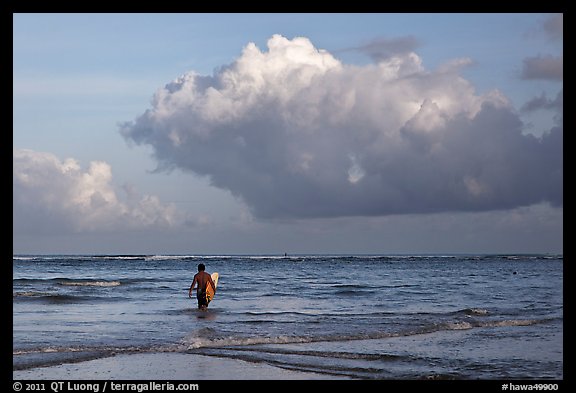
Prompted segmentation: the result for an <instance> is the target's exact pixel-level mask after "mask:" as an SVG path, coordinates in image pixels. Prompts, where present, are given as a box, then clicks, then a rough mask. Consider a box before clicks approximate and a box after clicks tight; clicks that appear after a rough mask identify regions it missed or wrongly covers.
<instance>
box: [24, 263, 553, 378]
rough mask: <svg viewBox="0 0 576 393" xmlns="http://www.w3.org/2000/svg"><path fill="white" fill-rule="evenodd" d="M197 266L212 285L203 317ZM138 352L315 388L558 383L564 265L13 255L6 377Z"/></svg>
mask: <svg viewBox="0 0 576 393" xmlns="http://www.w3.org/2000/svg"><path fill="white" fill-rule="evenodd" d="M198 263H204V264H205V265H206V271H207V272H209V273H212V272H218V273H219V274H220V279H219V282H218V291H217V294H216V296H215V299H214V300H213V302H212V303H211V304H210V307H209V310H208V311H205V312H204V311H199V310H197V303H196V299H195V298H194V299H189V298H188V288H189V286H190V283H191V281H192V278H193V276H194V274H195V273H196V272H197V265H198ZM149 352H152V353H153V352H179V353H196V354H202V355H207V356H214V357H219V358H232V359H241V360H245V361H249V362H254V363H261V364H267V365H271V366H275V367H281V368H283V369H289V370H297V371H305V372H314V373H318V374H319V375H320V376H322V377H324V378H326V379H330V378H335V377H346V378H351V379H556V380H557V379H563V377H564V374H563V256H562V255H444V256H440V255H432V256H405V255H400V256H336V255H328V256H319V255H315V256H286V257H285V256H193V255H190V256H182V255H177V256H170V255H130V256H126V255H123V256H89V255H86V256H80V255H76V256H69V255H53V256H34V255H16V256H14V257H13V370H24V369H32V368H36V367H45V366H51V365H58V364H63V363H71V362H81V361H86V360H90V359H95V358H101V357H108V356H114V355H116V354H122V353H126V354H130V353H149ZM254 377H255V378H257V376H254Z"/></svg>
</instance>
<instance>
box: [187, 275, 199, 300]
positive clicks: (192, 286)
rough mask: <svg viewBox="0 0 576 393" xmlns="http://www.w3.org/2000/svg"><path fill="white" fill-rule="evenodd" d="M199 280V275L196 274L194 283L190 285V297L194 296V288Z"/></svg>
mask: <svg viewBox="0 0 576 393" xmlns="http://www.w3.org/2000/svg"><path fill="white" fill-rule="evenodd" d="M197 281H198V275H196V274H195V275H194V280H192V284H191V285H190V290H189V291H188V297H189V298H192V290H193V289H194V285H196V282H197Z"/></svg>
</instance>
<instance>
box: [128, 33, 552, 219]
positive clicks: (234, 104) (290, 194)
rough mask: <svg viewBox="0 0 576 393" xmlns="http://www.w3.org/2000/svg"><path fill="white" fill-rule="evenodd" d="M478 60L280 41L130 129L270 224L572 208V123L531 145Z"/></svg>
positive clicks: (183, 90)
mask: <svg viewBox="0 0 576 393" xmlns="http://www.w3.org/2000/svg"><path fill="white" fill-rule="evenodd" d="M408 46H410V45H408ZM469 63H470V60H469V59H464V60H462V59H461V60H452V61H448V62H447V64H446V65H445V66H442V67H439V69H438V70H436V71H428V70H426V69H425V68H424V67H423V65H422V59H421V58H420V57H419V56H418V55H417V54H416V53H414V52H413V51H412V50H406V51H404V50H402V51H392V52H390V53H388V54H387V57H386V56H382V57H381V58H380V59H379V62H378V63H377V64H370V65H366V66H355V65H347V64H343V63H342V62H341V61H339V60H338V59H337V58H335V57H334V56H333V55H332V54H330V53H328V52H326V51H324V50H321V49H317V48H315V47H314V45H313V44H312V43H311V42H310V41H309V40H308V39H307V38H304V37H297V38H294V39H292V40H290V39H287V38H285V37H282V36H280V35H274V36H273V37H272V38H270V40H269V41H268V50H267V51H261V50H260V49H259V48H257V47H256V45H255V44H253V43H250V44H248V45H247V46H246V47H245V48H244V50H243V51H242V54H241V56H240V57H239V58H237V59H236V60H235V61H234V62H233V63H231V64H229V65H225V66H223V67H221V68H219V69H217V70H216V71H215V72H214V74H213V75H211V76H202V75H198V74H196V73H194V72H190V73H187V74H185V75H183V76H181V77H180V78H178V79H176V80H174V81H173V82H171V83H168V84H167V85H166V86H165V87H164V88H161V89H159V90H158V91H157V92H156V94H155V95H154V98H153V101H152V107H151V108H150V109H148V110H147V111H146V112H145V113H143V114H142V115H141V116H139V117H138V118H136V119H135V120H134V121H131V122H126V123H124V124H122V125H121V129H120V131H121V133H122V135H123V136H124V137H125V138H126V139H127V140H128V141H130V142H134V143H136V144H145V145H150V146H152V148H153V150H154V155H155V157H156V159H157V160H158V162H159V167H160V168H166V169H168V168H173V167H178V168H181V169H183V170H187V171H191V172H194V173H196V174H200V175H204V176H207V177H209V179H210V181H211V183H212V184H213V185H214V186H216V187H220V188H223V189H227V190H230V191H231V192H232V193H233V194H234V195H236V196H237V197H240V198H242V199H243V200H244V201H245V202H246V203H247V205H248V206H249V207H250V208H251V210H252V212H253V214H255V215H256V216H258V217H267V218H274V217H276V218H277V217H289V218H294V217H299V218H305V217H336V216H354V215H387V214H399V213H424V212H443V211H482V210H493V209H504V208H513V207H518V206H525V205H530V204H534V203H539V202H542V201H547V202H550V203H552V204H555V205H561V204H562V127H555V128H553V129H552V130H550V132H549V133H546V134H545V135H544V136H542V137H541V138H536V137H534V136H532V135H524V134H523V132H522V129H523V124H522V122H521V121H520V119H519V117H518V115H517V113H516V112H517V111H515V110H514V108H512V107H511V106H510V104H509V102H508V100H507V99H506V98H505V97H504V96H503V95H502V94H501V93H499V92H498V91H491V92H489V93H487V94H484V95H477V94H476V93H475V91H474V87H473V86H472V84H471V83H470V82H468V81H467V80H465V79H464V78H463V77H462V76H460V75H459V73H458V71H459V69H460V66H462V65H467V64H469Z"/></svg>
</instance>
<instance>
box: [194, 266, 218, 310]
mask: <svg viewBox="0 0 576 393" xmlns="http://www.w3.org/2000/svg"><path fill="white" fill-rule="evenodd" d="M205 269H206V266H204V264H203V263H201V264H199V265H198V273H196V274H195V275H194V280H192V285H190V290H189V291H188V297H189V298H190V299H192V290H193V289H194V285H196V284H198V290H197V292H196V298H197V299H198V308H199V309H200V310H206V309H207V308H208V299H206V286H207V285H208V283H210V285H212V288H214V293H216V285H214V281H212V277H210V275H209V274H208V273H206V272H205V271H204V270H205Z"/></svg>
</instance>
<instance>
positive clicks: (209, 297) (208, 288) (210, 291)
mask: <svg viewBox="0 0 576 393" xmlns="http://www.w3.org/2000/svg"><path fill="white" fill-rule="evenodd" d="M210 277H212V281H214V285H215V286H216V288H217V287H218V273H212V274H211V275H210ZM214 289H215V288H212V285H210V283H208V285H207V286H206V300H208V304H210V302H211V301H212V299H214Z"/></svg>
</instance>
